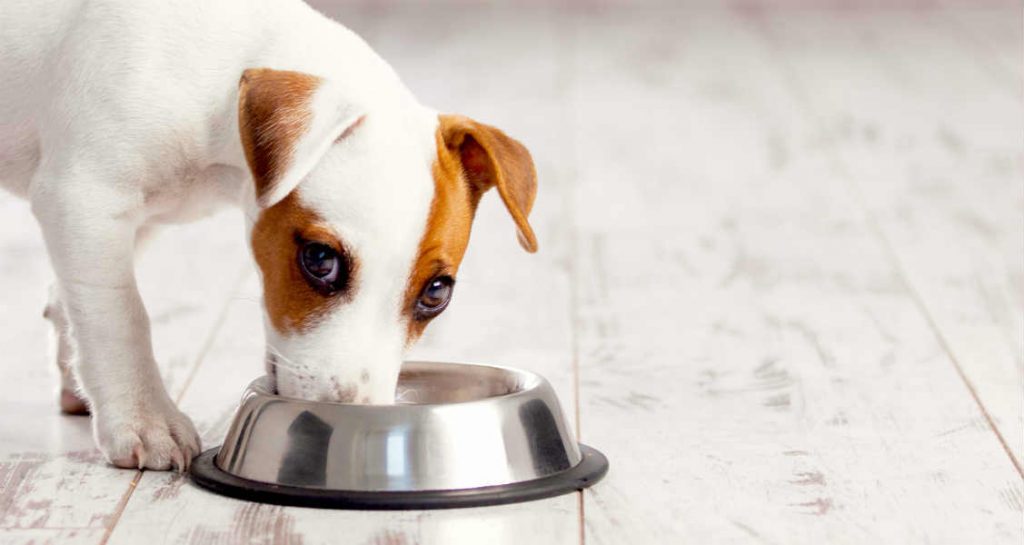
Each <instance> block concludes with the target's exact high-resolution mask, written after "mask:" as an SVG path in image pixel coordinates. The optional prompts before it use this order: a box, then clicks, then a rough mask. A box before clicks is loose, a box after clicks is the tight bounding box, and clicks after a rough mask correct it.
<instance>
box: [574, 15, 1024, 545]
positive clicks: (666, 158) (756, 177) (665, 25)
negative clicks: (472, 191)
mask: <svg viewBox="0 0 1024 545" xmlns="http://www.w3.org/2000/svg"><path fill="white" fill-rule="evenodd" d="M882 16H884V14H882ZM780 18H782V19H785V21H786V23H787V25H788V26H787V29H786V32H796V29H794V28H793V27H798V28H803V29H804V30H805V31H807V30H811V29H813V30H816V31H819V32H818V33H817V34H816V36H817V40H816V41H814V42H813V43H802V44H801V45H800V47H795V48H794V50H789V49H786V50H782V51H780V50H779V48H777V47H775V46H774V45H773V44H772V43H770V41H769V39H768V38H769V37H770V36H769V35H766V34H765V32H764V31H763V29H762V28H761V27H762V25H764V24H765V23H764V21H763V17H762V15H761V14H760V13H759V12H758V11H757V10H749V9H744V10H740V11H739V12H738V13H736V14H735V16H734V15H733V14H717V15H716V14H713V13H696V12H683V11H679V12H672V11H667V10H666V11H657V10H652V11H649V12H640V11H637V12H625V13H615V14H614V15H613V14H609V13H603V14H601V15H600V16H599V17H598V16H595V17H592V18H590V19H583V20H581V22H580V23H579V26H578V27H577V29H576V32H577V35H576V36H575V39H574V43H576V44H581V45H579V46H578V49H577V50H578V51H579V59H578V62H577V66H578V67H580V76H579V77H578V79H577V81H576V86H574V95H573V97H572V100H571V103H572V104H573V106H574V108H575V111H576V115H575V118H576V119H577V120H578V126H577V139H578V143H577V146H578V148H579V156H580V157H583V158H586V160H585V161H582V162H581V170H580V172H579V176H578V179H577V185H576V190H575V199H576V200H575V208H576V209H577V210H578V211H580V212H579V215H578V216H577V225H578V226H579V244H578V246H577V250H576V253H575V254H574V255H575V259H574V265H575V269H576V271H577V272H576V275H575V277H574V279H575V281H576V282H577V284H578V288H577V289H578V292H579V295H578V299H579V301H580V307H579V309H578V320H579V321H578V325H577V327H578V336H579V338H580V354H579V358H580V362H581V393H580V396H581V397H580V400H581V414H582V418H581V425H582V432H583V433H582V436H583V440H584V441H588V442H591V443H593V444H595V445H598V446H602V447H604V448H605V449H606V450H607V451H608V454H609V457H610V458H611V460H612V461H613V464H614V463H615V462H616V461H618V464H617V465H615V466H614V470H613V472H612V473H611V474H610V475H609V478H608V481H606V482H605V483H604V484H602V485H601V486H598V487H596V488H595V489H593V490H590V491H587V492H586V493H585V496H584V497H585V519H586V531H587V536H586V538H587V542H588V543H621V542H636V543H662V542H673V541H678V540H679V539H681V538H683V537H685V538H687V539H690V540H693V541H698V542H716V543H717V542H753V541H761V542H765V543H822V542H825V543H864V542H915V543H917V542H936V543H967V542H985V543H1015V542H1017V541H1018V540H1019V536H1020V535H1021V531H1022V528H1021V516H1020V514H1021V513H1020V511H1021V509H1020V502H1019V501H1016V499H1015V498H1019V497H1020V495H1021V480H1020V476H1019V475H1018V474H1017V473H1016V471H1015V470H1014V468H1013V467H1012V465H1010V464H1009V463H1008V460H1007V458H1006V455H1005V453H1004V452H1003V451H1002V448H1001V446H1000V444H999V442H998V440H997V438H996V436H995V435H994V434H993V432H992V430H991V429H990V428H989V426H988V425H987V423H986V421H985V418H984V416H983V414H982V413H981V412H980V410H979V408H978V406H977V404H976V403H975V402H974V400H973V399H972V397H971V395H970V394H969V392H968V391H967V389H966V388H965V386H964V383H963V381H962V380H961V379H960V377H959V376H958V375H957V373H956V370H955V367H954V365H953V364H952V362H951V361H950V358H949V355H948V354H947V353H946V352H945V350H943V347H942V344H941V342H940V341H939V339H938V338H937V337H936V335H935V332H934V330H933V329H932V327H931V325H930V324H929V321H928V319H927V317H926V316H925V315H923V314H922V312H921V309H920V308H919V306H918V305H917V304H916V302H915V300H914V296H913V294H912V293H911V291H910V289H908V286H907V284H906V283H905V281H904V278H903V277H902V276H901V273H900V271H899V270H898V269H897V268H896V267H895V266H894V263H893V262H892V260H891V259H890V256H889V253H888V250H887V248H886V247H885V244H884V243H883V241H882V240H880V239H879V237H878V236H877V233H876V232H875V230H874V229H873V228H872V226H871V225H870V223H869V220H868V218H867V217H866V214H865V211H864V210H863V208H862V207H861V206H859V205H858V204H857V203H856V201H855V197H854V195H853V194H852V192H851V184H849V183H848V182H847V181H846V180H845V177H847V176H849V172H847V171H846V169H845V168H843V165H842V163H841V162H840V161H839V160H838V158H837V156H836V154H835V152H834V151H833V148H834V147H835V146H836V145H837V144H836V138H838V135H837V134H835V131H834V130H831V129H832V127H831V126H830V125H828V124H826V123H823V122H821V121H820V120H819V119H818V116H817V111H816V110H815V109H814V108H813V106H811V105H809V103H810V104H813V103H812V102H810V99H808V98H807V97H806V95H807V94H815V93H819V92H825V91H827V90H829V89H830V88H833V87H834V88H835V89H837V90H842V89H846V88H849V87H856V86H858V85H860V84H861V82H860V81H859V80H857V79H856V78H855V77H854V76H853V75H850V74H847V72H846V71H847V68H846V66H845V65H844V64H843V62H842V61H843V60H844V59H846V58H847V57H846V56H845V55H846V54H849V55H855V54H856V52H855V50H854V51H846V50H845V49H844V47H848V45H847V44H844V43H843V42H841V41H834V40H832V39H831V33H832V32H839V33H840V34H841V33H842V32H841V31H840V30H837V29H836V28H834V26H835V25H841V24H845V23H839V22H836V21H832V20H829V22H828V23H827V24H825V26H818V25H822V24H823V22H822V21H821V20H820V19H817V18H815V17H811V18H809V19H803V18H801V17H800V14H782V15H780ZM773 21H774V19H773ZM802 25H809V26H802ZM796 49H799V55H800V56H802V57H808V58H814V59H817V60H819V61H820V62H821V64H822V65H824V66H827V67H829V68H830V69H831V70H830V71H829V72H827V73H817V74H815V77H814V78H813V79H812V80H811V81H809V82H808V83H806V87H805V86H804V85H803V83H802V80H801V82H800V83H797V81H796V80H799V79H800V78H802V77H803V74H802V72H801V71H800V70H799V69H798V68H796V67H794V66H793V65H792V64H790V63H787V62H785V59H780V58H779V57H780V56H784V55H787V54H788V55H797V54H798V53H797V51H796ZM833 57H835V58H836V59H838V60H837V61H836V62H830V61H831V59H832V58H833ZM636 59H645V61H646V62H643V63H638V62H637V61H636ZM608 74H615V75H616V76H615V77H614V78H611V81H608V80H609V78H608ZM889 84H890V85H892V83H889ZM819 89H820V91H819ZM624 97H628V100H629V103H630V104H632V105H633V107H631V108H623V107H621V105H622V104H623V103H624V102H625V100H626V99H625V98H624ZM872 106H874V104H871V103H861V102H858V101H857V100H856V97H855V96H851V97H849V99H848V100H847V102H846V108H848V109H852V110H854V111H859V110H860V109H861V108H870V107H872ZM889 113H892V112H891V111H890V112H889ZM840 134H841V133H840ZM865 160H870V158H865ZM876 181H877V183H889V180H888V179H886V178H881V179H878V180H876ZM914 204H915V206H924V204H923V203H914ZM602 208H603V210H604V212H605V213H604V214H602V215H597V214H594V215H591V216H588V215H587V214H586V213H585V211H586V210H596V209H602ZM1006 378H1007V379H1011V378H1012V377H1006ZM638 497H645V498H647V499H646V500H645V501H643V502H642V503H638V502H637V501H636V498H638ZM897 513H898V514H897Z"/></svg>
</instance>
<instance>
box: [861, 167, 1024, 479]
mask: <svg viewBox="0 0 1024 545" xmlns="http://www.w3.org/2000/svg"><path fill="white" fill-rule="evenodd" d="M851 183H852V181H851ZM859 198H860V195H859V192H858V199H859ZM867 216H868V224H869V226H870V228H871V230H872V231H874V232H875V236H877V237H878V238H879V239H880V240H881V244H882V246H884V248H885V253H886V256H887V257H888V258H889V260H890V261H892V262H893V267H895V268H896V271H897V274H898V275H899V277H900V281H901V282H903V285H904V287H906V289H907V292H908V293H909V294H910V298H911V300H912V301H913V302H914V305H915V306H916V307H917V309H918V311H920V312H921V315H922V316H923V317H924V319H925V321H926V322H927V323H928V329H930V330H931V331H932V333H933V334H934V335H935V338H936V340H937V341H938V343H939V346H941V347H942V351H943V352H945V353H946V355H947V356H949V361H950V362H952V363H953V368H954V369H955V370H956V374H957V375H958V376H959V377H960V380H961V381H962V382H963V383H964V386H966V387H967V391H968V392H969V393H970V394H971V397H972V398H973V399H974V402H975V404H976V405H977V406H978V410H980V411H981V414H982V416H983V417H985V422H986V423H988V427H989V428H990V429H991V430H992V432H993V433H994V434H995V435H996V439H997V440H998V441H999V445H1000V446H1001V447H1002V449H1003V451H1004V452H1005V453H1006V455H1007V456H1008V457H1009V458H1010V463H1011V464H1013V467H1014V469H1016V470H1017V474H1018V475H1020V477H1021V479H1022V480H1024V467H1022V465H1021V462H1020V460H1018V459H1017V457H1016V456H1014V454H1013V450H1012V449H1011V448H1010V445H1009V443H1007V442H1006V438H1005V437H1004V436H1003V433H1002V432H1001V431H1000V430H999V427H998V426H996V423H995V420H994V419H993V418H992V415H991V413H990V412H989V410H988V408H987V407H986V406H985V403H984V402H983V401H982V400H981V396H979V395H978V391H977V389H976V388H975V387H974V384H973V383H972V382H971V380H970V379H969V378H968V377H967V374H966V373H965V372H964V370H963V366H962V365H961V364H960V361H959V360H958V359H957V357H956V354H955V353H954V352H953V349H952V347H951V346H950V344H949V341H948V340H947V339H946V336H945V335H944V334H943V333H942V329H941V328H940V327H939V324H938V323H937V322H936V321H935V319H934V318H933V317H932V314H931V312H930V311H929V310H928V306H927V305H926V304H925V302H924V300H923V299H922V298H921V295H920V294H919V293H918V291H917V290H916V289H915V288H914V286H913V284H912V283H911V282H910V279H909V278H908V277H907V275H906V273H905V272H904V270H903V266H902V265H901V264H900V263H899V262H898V260H899V258H898V257H897V256H896V253H895V250H894V249H893V248H892V244H891V243H890V242H889V239H888V238H887V237H886V236H885V234H884V233H882V232H881V227H880V226H879V225H877V221H876V220H875V218H874V216H873V215H872V214H870V213H868V214H867Z"/></svg>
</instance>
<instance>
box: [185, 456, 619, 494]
mask: <svg viewBox="0 0 1024 545" xmlns="http://www.w3.org/2000/svg"><path fill="white" fill-rule="evenodd" d="M217 451H218V449H216V448H213V449H210V450H207V451H206V452H204V453H202V454H200V455H199V456H198V457H197V458H196V459H195V460H193V461H192V469H191V474H192V480H193V481H195V483H196V484H197V485H199V486H201V487H203V488H206V489H208V490H211V491H213V492H216V493H217V494H222V495H225V496H231V497H233V498H238V499H242V500H249V501H256V502H261V503H273V504H277V505H296V506H300V507H320V508H325V509H368V510H399V509H450V508H454V507H478V506H482V505H501V504H505V503H516V502H521V501H529V500H538V499H541V498H550V497H552V496H559V495H561V494H565V493H567V492H572V491H574V490H583V489H584V488H587V487H589V486H592V485H593V484H594V483H596V482H597V481H600V480H601V478H602V477H604V476H605V474H606V473H608V459H607V458H605V456H604V454H601V453H600V452H599V451H597V450H595V449H592V448H590V447H588V446H586V445H582V444H581V445H580V454H582V455H583V460H582V461H581V462H580V463H579V464H577V465H576V466H575V467H572V468H569V469H567V470H565V471H563V472H561V473H556V474H554V475H550V476H548V477H543V478H540V479H534V480H531V481H523V482H518V483H512V484H503V485H498V486H485V487H480V488H464V489H458V490H423V491H417V492H367V491H357V490H324V489H318V488H302V487H297V486H282V485H275V484H268V483H261V482H258V481H251V480H249V479H243V478H241V477H236V476H234V475H231V474H230V473H227V472H225V471H223V470H222V469H220V468H219V467H217V464H215V463H214V458H215V457H216V456H217Z"/></svg>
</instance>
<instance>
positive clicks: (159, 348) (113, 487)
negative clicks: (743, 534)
mask: <svg viewBox="0 0 1024 545" xmlns="http://www.w3.org/2000/svg"><path fill="white" fill-rule="evenodd" d="M241 233H242V227H241V219H240V217H238V216H237V215H236V214H226V215H219V216H216V217H214V218H212V219H210V220H207V221H204V222H201V223H199V224H195V225H190V226H187V227H182V228H175V229H171V230H169V232H168V233H166V234H165V236H163V237H157V239H156V240H155V241H154V242H153V243H152V245H151V247H150V248H149V251H148V253H147V254H144V255H143V257H142V259H141V261H140V263H139V266H138V269H139V281H140V289H141V291H142V294H143V300H144V301H145V303H146V305H147V308H148V309H149V311H150V316H151V323H152V328H153V343H154V349H155V351H156V355H157V360H158V362H159V363H160V369H161V372H162V374H163V376H164V380H165V383H166V385H167V387H168V390H169V391H170V392H171V395H172V396H175V395H177V394H178V393H179V392H180V391H181V388H182V387H183V386H184V384H185V383H186V382H187V380H188V377H189V374H190V372H191V369H192V367H193V366H194V364H195V363H196V360H197V358H199V356H200V353H201V351H202V350H203V348H204V343H203V342H202V340H203V339H204V338H206V337H207V336H209V335H210V334H211V332H212V331H214V330H215V327H214V326H215V324H216V322H217V320H218V319H219V314H220V313H221V308H222V307H223V302H224V301H225V299H226V296H225V295H224V293H226V291H225V290H226V289H227V288H230V286H231V284H232V283H233V282H234V281H235V280H236V278H237V276H238V271H239V266H240V263H242V261H241V259H242V256H244V255H245V252H246V250H245V246H244V245H241V244H239V242H240V239H241ZM184 248H187V249H188V251H187V252H183V251H182V249H184ZM0 256H2V257H0V323H4V324H5V327H4V328H2V329H0V346H2V347H4V350H5V352H6V353H8V354H15V355H17V357H10V358H5V361H4V362H3V365H2V366H0V382H2V383H4V384H5V385H8V387H7V389H6V393H5V395H4V396H3V398H2V399H0V543H4V544H8V543H11V544H14V543H97V542H98V541H99V540H101V539H102V538H103V536H104V535H105V534H106V533H107V532H108V531H109V529H110V528H111V526H112V525H113V524H114V523H115V522H116V521H117V518H118V515H119V510H120V508H121V507H122V505H123V502H124V500H125V499H126V498H127V497H128V495H129V492H130V490H131V486H132V482H133V480H134V479H136V478H137V477H138V472H137V471H125V470H119V469H115V468H113V467H109V466H108V465H107V464H106V462H105V461H104V460H103V458H102V456H101V455H100V453H99V451H97V450H96V448H95V446H94V445H93V442H92V437H91V430H90V426H89V420H88V418H84V417H71V416H65V415H61V414H60V412H59V410H58V405H57V390H58V384H59V382H58V375H57V371H56V365H55V363H54V361H53V360H52V359H51V357H50V355H49V354H47V336H48V335H49V328H50V326H49V323H48V322H47V321H46V320H44V319H43V318H42V309H43V305H44V303H45V301H46V290H47V286H48V283H49V279H50V278H52V274H51V272H50V271H49V264H48V261H47V258H46V254H45V250H44V248H43V244H42V238H41V236H40V235H39V232H38V228H37V227H36V225H35V222H34V219H33V218H32V215H31V212H30V211H29V207H28V205H27V203H25V202H22V201H18V200H14V199H12V198H11V197H9V196H7V195H3V196H2V197H0ZM197 279H202V281H197Z"/></svg>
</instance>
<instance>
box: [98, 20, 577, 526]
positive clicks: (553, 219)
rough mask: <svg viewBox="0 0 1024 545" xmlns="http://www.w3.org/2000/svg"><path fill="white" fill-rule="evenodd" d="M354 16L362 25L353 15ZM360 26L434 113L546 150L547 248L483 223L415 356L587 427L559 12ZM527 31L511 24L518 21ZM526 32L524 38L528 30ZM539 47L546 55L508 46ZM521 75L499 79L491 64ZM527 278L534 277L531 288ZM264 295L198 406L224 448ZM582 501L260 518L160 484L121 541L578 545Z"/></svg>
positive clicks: (199, 394)
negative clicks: (519, 375)
mask: <svg viewBox="0 0 1024 545" xmlns="http://www.w3.org/2000/svg"><path fill="white" fill-rule="evenodd" d="M347 13H349V14H350V16H351V15H352V12H347ZM354 17H356V19H355V20H349V19H345V21H346V23H348V24H350V25H351V26H353V27H354V28H355V29H356V30H358V31H360V32H361V33H362V34H363V35H364V37H367V38H368V39H369V40H370V42H371V44H372V45H374V46H375V47H377V48H378V50H379V51H380V52H381V53H382V55H384V56H385V57H386V58H388V59H390V60H392V61H393V63H394V64H395V65H396V69H397V71H398V72H399V73H400V74H402V75H403V76H404V77H405V78H406V80H407V81H408V82H409V83H410V85H411V87H412V88H413V89H414V91H415V92H417V93H418V94H419V95H420V96H421V98H422V99H423V100H424V101H425V102H428V103H431V102H432V103H434V104H436V105H437V106H438V107H439V108H441V109H442V110H456V111H460V112H462V113H466V114H469V115H473V116H477V117H479V118H480V119H481V120H484V121H487V122H490V123H494V124H496V125H498V126H500V127H502V128H503V129H506V130H507V131H508V132H509V133H510V134H512V135H514V136H516V137H519V138H521V139H522V140H523V141H524V142H525V143H526V144H527V145H528V146H529V147H530V149H531V150H533V151H534V155H535V159H536V161H537V166H538V171H539V176H540V184H541V192H540V196H539V197H538V202H537V205H536V207H535V209H534V213H533V215H532V217H531V221H532V223H533V224H534V227H535V228H536V230H537V231H538V234H539V237H540V239H541V240H540V242H541V251H540V253H539V254H537V255H536V256H529V255H527V254H525V253H523V252H522V251H521V250H520V249H519V247H518V245H517V244H516V242H515V237H514V229H513V226H512V223H511V220H510V219H509V218H508V217H507V213H506V212H505V211H504V209H502V208H501V206H500V204H499V201H498V199H496V198H494V197H495V196H494V195H489V196H488V197H487V198H485V199H484V203H483V204H482V206H481V209H480V211H479V212H478V215H477V223H476V226H475V227H474V232H473V236H472V240H471V243H470V248H469V251H468V253H467V255H466V259H465V261H464V263H463V266H462V269H461V271H460V275H459V281H458V288H457V294H456V296H455V299H454V300H453V302H452V304H451V306H450V308H449V309H448V311H446V313H445V314H444V316H442V317H440V318H438V319H437V320H436V321H435V323H433V324H432V325H431V326H430V328H428V330H427V334H426V335H425V338H424V339H423V340H422V341H421V342H420V345H419V346H418V347H417V348H416V349H415V350H414V352H413V354H412V357H414V358H424V359H439V360H454V361H479V362H487V363H500V364H505V365H512V366H517V367H522V368H526V369H530V370H533V371H536V372H539V373H541V374H543V375H544V376H546V377H548V378H549V379H550V380H551V382H552V383H553V385H554V387H555V389H556V391H557V392H558V393H559V396H560V398H561V400H562V402H563V404H564V405H565V409H566V412H567V416H568V417H569V418H574V413H575V411H574V406H575V397H574V389H573V372H572V335H571V328H570V326H571V323H570V304H569V296H570V290H569V287H568V270H567V268H566V260H567V256H568V228H569V227H570V225H569V224H568V223H566V222H565V221H563V220H562V219H561V218H562V217H564V215H565V214H564V210H563V209H564V206H565V205H566V199H565V198H564V196H563V194H564V192H565V187H566V184H567V180H566V176H567V172H569V171H570V165H568V164H567V163H566V162H565V161H563V160H562V158H563V156H565V155H568V152H569V150H568V149H567V143H565V142H563V141H560V140H559V137H560V136H562V135H564V134H565V133H567V132H568V131H567V128H565V127H564V125H562V127H563V128H561V129H559V127H558V126H557V125H556V126H555V128H554V130H553V129H552V125H553V122H552V120H557V119H559V118H560V116H561V115H562V114H561V113H560V111H559V110H558V108H559V107H560V106H561V105H562V104H561V103H560V102H557V101H558V100H560V98H559V93H560V90H559V89H558V88H557V84H558V81H557V80H556V75H557V74H556V69H557V64H556V63H557V62H558V61H559V59H558V58H557V53H555V55H554V56H552V54H551V52H552V51H553V50H554V46H555V43H554V40H555V38H554V32H553V30H554V28H553V25H552V22H551V20H550V19H549V18H548V15H547V14H546V13H545V12H540V13H532V14H525V15H517V14H515V13H514V12H509V11H507V10H506V11H501V10H497V11H494V10H490V9H477V8H473V9H460V10H457V11H439V10H437V9H429V10H428V9H423V8H419V9H416V10H411V11H403V12H402V13H400V14H397V13H396V14H388V15H387V16H386V17H380V15H378V17H379V19H372V20H364V19H359V18H358V17H359V15H358V13H356V14H355V15H354ZM513 22H514V23H515V24H512V23H513ZM517 29H518V30H517ZM523 34H528V35H529V36H530V38H531V39H532V40H534V42H533V45H531V46H530V47H531V50H532V51H537V52H538V54H540V53H543V54H544V55H547V56H546V57H544V58H543V60H541V61H539V62H538V60H537V58H536V57H534V56H531V55H527V54H525V53H523V52H520V51H514V50H510V49H508V47H509V45H510V44H511V43H514V42H515V41H516V40H517V39H519V38H517V37H519V36H521V35H523ZM492 61H493V62H500V63H501V64H502V66H503V67H504V70H506V71H507V72H508V73H509V74H510V75H515V74H519V77H510V78H509V79H508V81H507V82H506V83H505V84H504V85H502V84H500V82H498V83H495V82H492V81H491V80H490V78H491V75H492V72H491V70H490V68H492V67H491V65H490V62H492ZM524 279H529V280H527V281H524ZM258 293H259V287H258V283H257V280H256V277H255V276H253V277H251V278H250V282H249V284H248V285H247V286H246V290H245V291H244V292H243V293H241V294H240V295H239V296H238V298H237V299H236V300H235V301H234V302H233V304H232V306H231V310H230V313H229V315H228V317H227V320H226V322H225V323H224V326H223V330H222V332H221V334H220V335H219V336H218V338H217V340H216V342H214V343H213V345H211V348H210V350H209V352H208V353H207V355H206V357H205V358H204V361H203V364H202V366H201V367H200V370H199V373H198V374H197V376H196V378H195V380H194V381H193V382H192V383H191V385H190V387H189V389H188V391H187V393H186V395H185V397H184V400H183V405H184V407H185V410H186V411H187V412H188V413H189V414H193V415H196V416H197V423H198V425H199V426H200V429H201V430H202V432H203V434H204V440H206V441H207V442H209V443H214V442H216V441H218V440H219V439H220V438H221V437H222V436H223V434H224V432H225V431H226V429H225V427H226V424H227V422H228V419H229V418H230V417H231V415H232V413H233V410H234V408H235V407H236V403H237V400H238V397H239V395H240V393H241V391H242V388H243V387H244V386H245V384H246V383H248V382H249V381H250V380H251V379H252V378H254V377H256V376H258V375H259V374H261V373H262V366H261V361H262V349H263V348H262V342H263V341H262V335H261V331H262V329H261V328H262V325H261V322H260V314H259V312H260V311H259V306H258ZM579 528H580V513H579V510H578V495H568V496H563V497H560V498H554V499H550V500H543V501H537V502H530V503H526V504H520V505H509V506H499V507H489V508H479V509H460V510H451V511H431V512H423V511H409V512H399V513H386V512H377V513H372V512H346V511H323V510H313V509H299V508H281V507H274V506H267V505H257V504H253V503H248V502H242V501H237V500H232V499H229V498H223V497H219V496H215V495H212V494H210V493H207V492H205V491H202V490H200V489H198V488H196V487H195V486H194V485H191V484H188V483H187V482H185V481H184V480H182V479H181V478H179V477H175V476H171V475H167V474H156V473H146V474H145V475H144V476H143V478H142V480H141V482H140V483H139V486H138V488H137V489H136V491H135V493H134V494H133V495H132V497H131V500H130V501H129V503H128V506H127V508H126V510H125V512H124V515H123V516H122V517H121V519H120V521H119V523H118V525H117V528H116V530H115V532H114V533H113V535H112V536H111V540H110V543H111V544H116V543H136V542H138V541H140V540H143V539H147V538H149V537H150V536H154V535H159V536H163V537H164V538H165V539H166V540H168V541H171V542H187V543H235V542H246V543H248V542H256V543H290V542H299V541H301V542H302V543H304V544H307V545H308V544H310V543H337V542H338V541H339V540H343V541H345V542H352V543H438V544H452V543H455V544H458V543H472V544H476V543H510V544H511V543H517V544H518V543H522V542H524V541H529V542H531V543H559V544H562V543H573V542H577V541H578V540H579Z"/></svg>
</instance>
